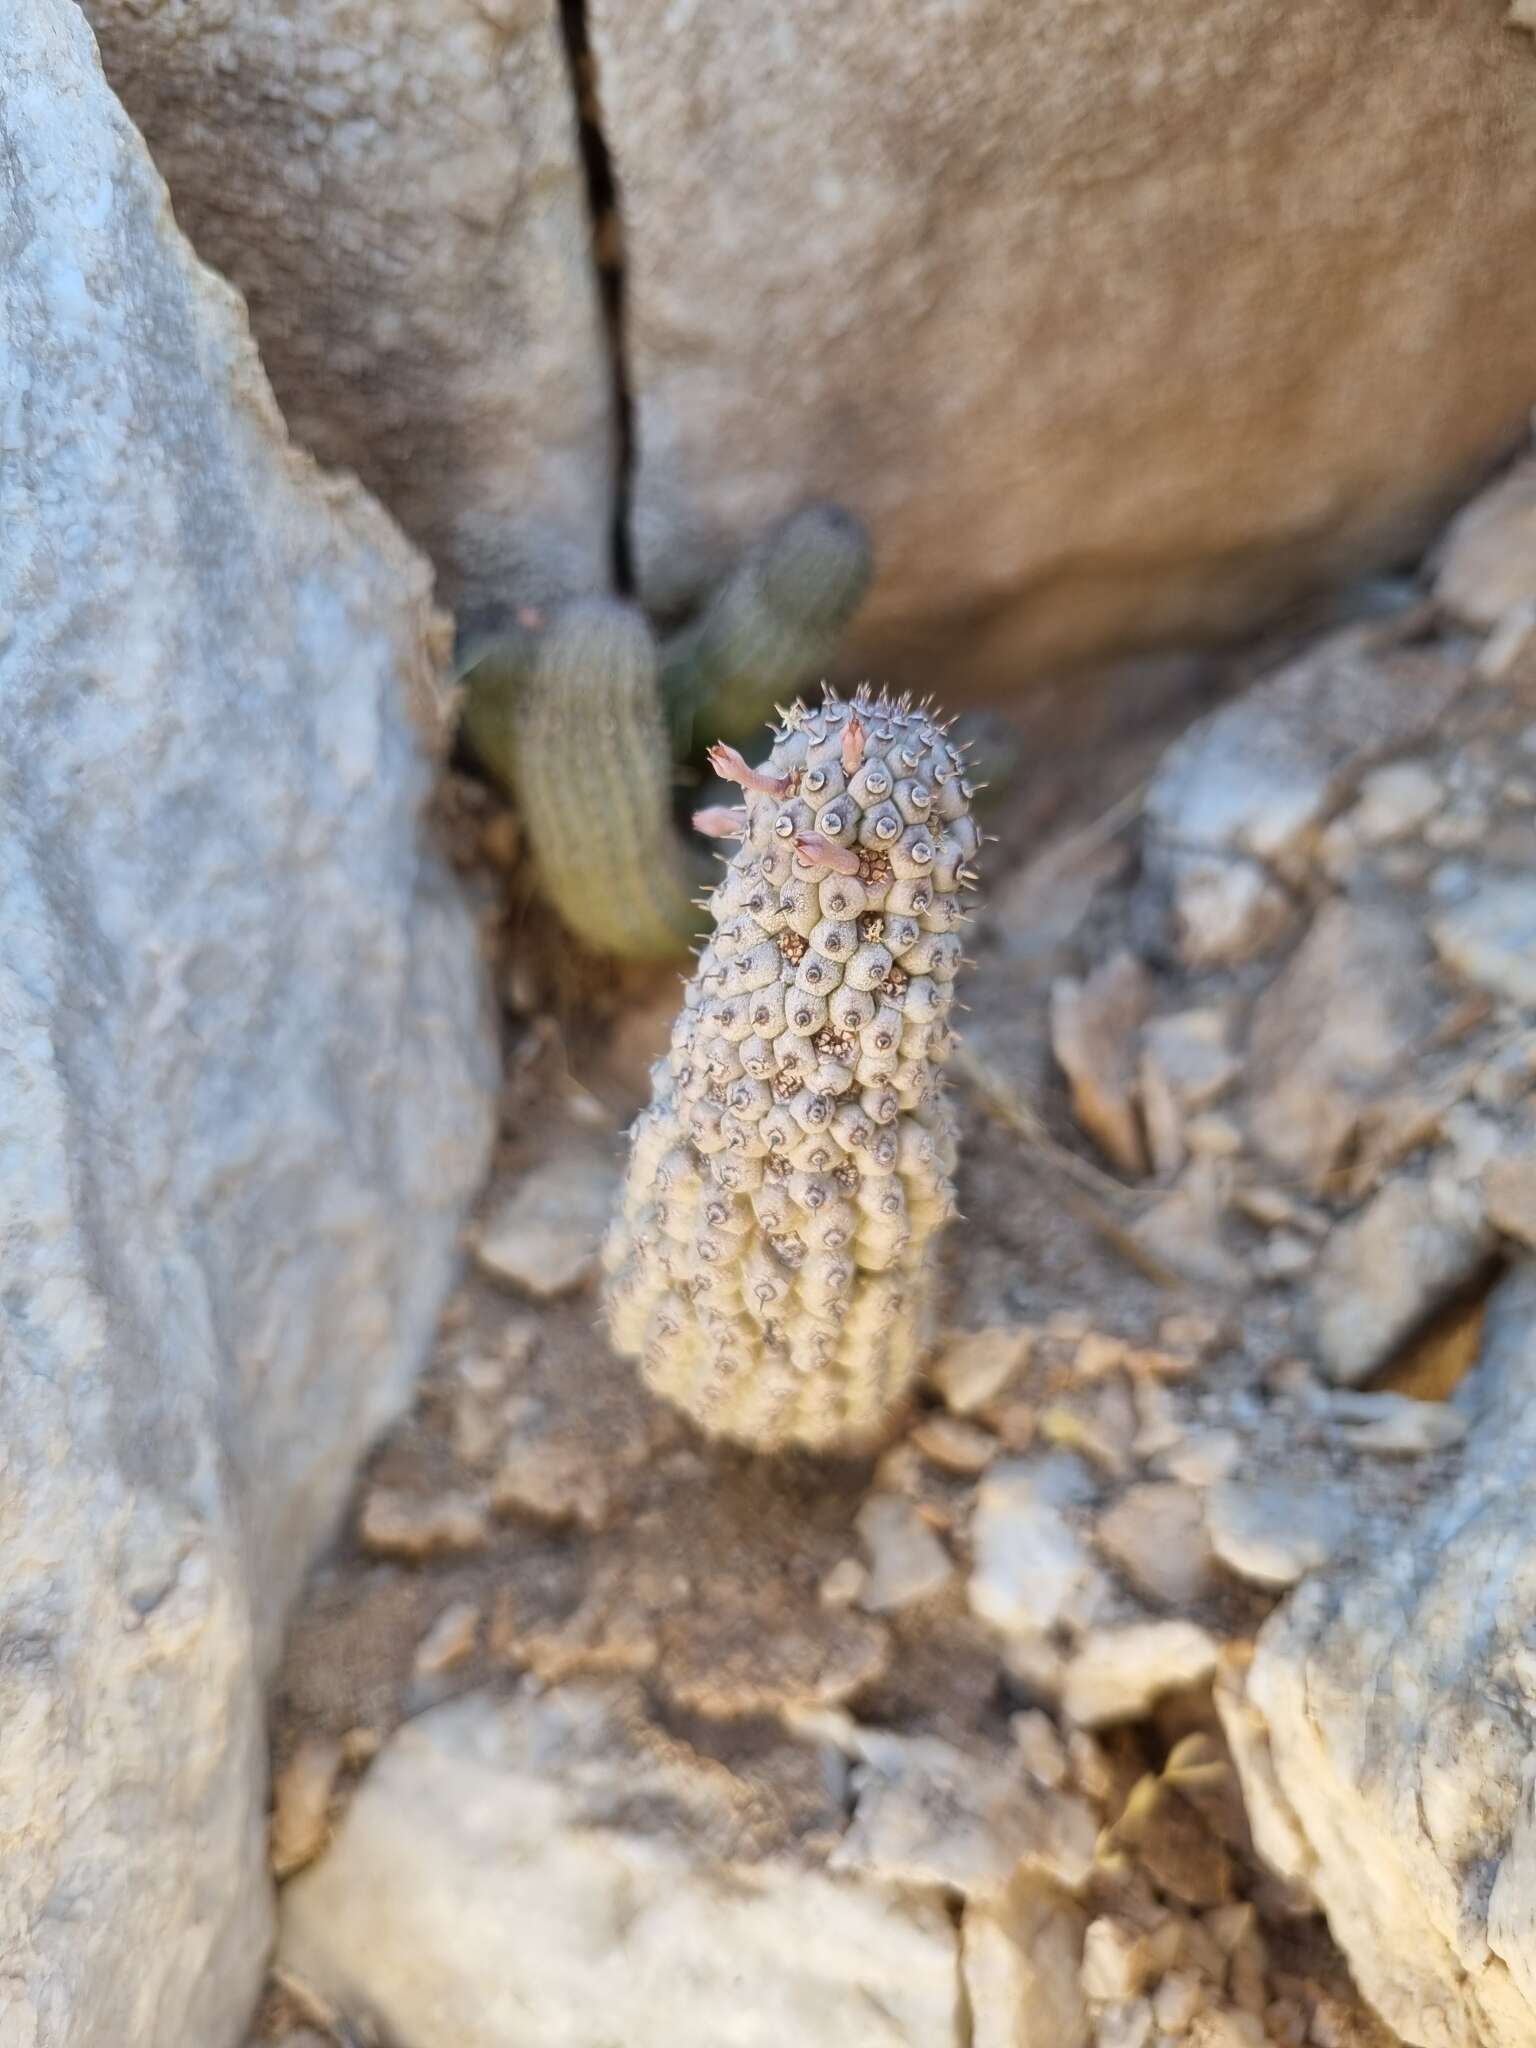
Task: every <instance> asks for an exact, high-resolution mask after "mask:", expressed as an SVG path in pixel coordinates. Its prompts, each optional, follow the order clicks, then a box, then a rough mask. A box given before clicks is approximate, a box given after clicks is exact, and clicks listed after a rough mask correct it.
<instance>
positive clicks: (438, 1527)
mask: <svg viewBox="0 0 1536 2048" xmlns="http://www.w3.org/2000/svg"><path fill="white" fill-rule="evenodd" d="M357 1534H358V1540H359V1542H360V1543H361V1544H362V1546H363V1548H364V1550H367V1551H370V1552H371V1553H372V1554H373V1556H375V1557H398V1558H404V1559H407V1560H408V1561H410V1562H411V1563H418V1562H419V1561H420V1560H421V1559H422V1558H426V1557H445V1556H455V1555H464V1554H466V1553H467V1552H470V1551H474V1550H482V1549H483V1548H484V1547H485V1543H486V1540H487V1537H488V1535H489V1524H488V1521H487V1517H486V1511H485V1505H484V1503H483V1502H482V1501H479V1500H475V1499H471V1497H470V1496H469V1495H468V1494H463V1493H453V1492H447V1493H436V1494H432V1495H430V1496H428V1497H427V1498H425V1499H422V1498H418V1497H417V1496H415V1495H413V1494H407V1493H400V1492H397V1491H396V1490H395V1489H394V1488H393V1487H388V1486H375V1487H372V1488H370V1489H369V1491H368V1493H367V1494H366V1495H365V1496H364V1499H363V1511H362V1515H361V1516H360V1518H359V1521H358V1530H357Z"/></svg>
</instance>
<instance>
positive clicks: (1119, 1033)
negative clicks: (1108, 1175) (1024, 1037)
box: [1051, 952, 1152, 1177]
mask: <svg viewBox="0 0 1536 2048" xmlns="http://www.w3.org/2000/svg"><path fill="white" fill-rule="evenodd" d="M1151 1001H1152V979H1151V976H1150V975H1149V974H1148V973H1147V970H1146V969H1145V968H1144V967H1143V966H1142V964H1141V962H1140V961H1139V960H1137V959H1136V958H1135V957H1134V955H1132V954H1130V953H1127V952H1119V953H1116V954H1115V955H1114V956H1113V957H1112V958H1111V959H1109V960H1107V961H1106V962H1105V963H1104V965H1103V966H1102V967H1100V968H1098V969H1097V970H1096V971H1095V972H1094V973H1093V974H1091V975H1090V976H1089V977H1088V979H1087V980H1086V981H1082V982H1078V981H1070V980H1061V981H1058V982H1056V983H1055V985H1054V986H1053V988H1052V990H1051V1049H1052V1051H1053V1052H1054V1053H1055V1055H1056V1060H1057V1063H1058V1065H1059V1066H1060V1067H1061V1070H1062V1072H1063V1073H1064V1074H1065V1075H1066V1077H1067V1081H1068V1084H1069V1086H1070V1089H1071V1096H1072V1114H1073V1116H1074V1117H1075V1118H1076V1120H1077V1122H1078V1124H1079V1125H1080V1126H1081V1128H1082V1129H1083V1130H1084V1131H1086V1132H1087V1134H1088V1136H1089V1137H1090V1138H1092V1140H1093V1142H1094V1143H1095V1144H1096V1145H1097V1146H1098V1148H1099V1150H1100V1151H1101V1152H1102V1153H1103V1154H1104V1156H1105V1158H1106V1159H1107V1160H1108V1161H1109V1162H1110V1164H1111V1165H1112V1166H1114V1167H1117V1168H1118V1169H1119V1171H1120V1172H1122V1173H1125V1174H1129V1175H1131V1176H1133V1177H1139V1176H1140V1175H1142V1174H1144V1173H1145V1172H1146V1170H1147V1154H1146V1147H1145V1145H1144V1143H1143V1142H1142V1132H1141V1119H1140V1117H1139V1116H1138V1114H1137V1107H1136V1081H1135V1063H1136V1041H1137V1034H1138V1032H1139V1031H1140V1028H1141V1024H1142V1020H1143V1019H1144V1018H1145V1016H1146V1014H1147V1011H1148V1009H1149V1008H1150V1007H1151Z"/></svg>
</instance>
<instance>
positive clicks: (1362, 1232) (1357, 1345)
mask: <svg viewBox="0 0 1536 2048" xmlns="http://www.w3.org/2000/svg"><path fill="white" fill-rule="evenodd" d="M1492 1245H1493V1233H1492V1231H1491V1230H1490V1229H1489V1227H1488V1225H1487V1223H1486V1221H1485V1220H1484V1217H1483V1213H1482V1204H1481V1201H1480V1199H1479V1197H1478V1194H1477V1191H1476V1189H1475V1188H1473V1187H1470V1186H1467V1185H1464V1184H1461V1183H1458V1182H1456V1181H1454V1180H1452V1179H1450V1178H1449V1177H1448V1176H1445V1175H1437V1176H1434V1177H1433V1178H1430V1179H1423V1178H1419V1177H1415V1176H1408V1175H1405V1176H1404V1177H1402V1178H1401V1179H1399V1180H1394V1181H1389V1182H1388V1183H1387V1185H1386V1186H1385V1187H1384V1188H1382V1189H1381V1191H1380V1192H1379V1193H1378V1194H1376V1195H1374V1196H1373V1197H1372V1198H1371V1200H1370V1201H1369V1202H1368V1203H1367V1204H1366V1206H1365V1208H1364V1209H1362V1210H1361V1211H1360V1212H1359V1214H1358V1215H1356V1216H1354V1217H1352V1218H1351V1219H1350V1220H1349V1221H1348V1222H1347V1223H1344V1224H1341V1225H1340V1227H1339V1228H1338V1229H1337V1230H1336V1231H1335V1232H1334V1234H1333V1236H1332V1237H1331V1238H1330V1239H1329V1240H1328V1242H1327V1243H1326V1244H1325V1245H1324V1247H1323V1250H1322V1255H1321V1257H1320V1259H1319V1262H1318V1267H1317V1272H1316V1277H1315V1278H1314V1280H1313V1283H1312V1306H1313V1313H1314V1316H1315V1319H1316V1324H1317V1335H1318V1348H1319V1352H1320V1355H1321V1363H1322V1365H1323V1367H1324V1369H1325V1370H1326V1371H1327V1373H1328V1374H1329V1376H1330V1378H1332V1379H1334V1380H1335V1381H1338V1382H1340V1383H1341V1384H1343V1385H1349V1386H1352V1385H1356V1384H1358V1382H1359V1381H1361V1380H1364V1379H1367V1378H1369V1376H1370V1375H1371V1373H1373V1372H1374V1371H1375V1370H1376V1369H1377V1367H1378V1366H1381V1365H1384V1364H1386V1362H1387V1360H1388V1359H1389V1358H1390V1356H1391V1354H1392V1352H1393V1350H1394V1348H1395V1347H1396V1346H1397V1345H1398V1344H1399V1343H1401V1342H1402V1340H1403V1339H1404V1338H1405V1337H1407V1336H1408V1334H1409V1333H1410V1331H1412V1330H1413V1329H1414V1328H1415V1327H1416V1325H1418V1324H1419V1323H1420V1322H1422V1321H1423V1320H1424V1319H1425V1318H1426V1317H1427V1316H1428V1315H1429V1314H1430V1312H1431V1311H1432V1310H1433V1309H1435V1308H1437V1307H1438V1306H1439V1305H1440V1304H1441V1302H1443V1301H1444V1300H1446V1299H1447V1297H1448V1296H1450V1295H1452V1294H1454V1293H1455V1292H1456V1290H1457V1289H1458V1288H1459V1287H1461V1286H1463V1285H1465V1284H1466V1283H1467V1282H1469V1281H1471V1280H1472V1279H1473V1278H1474V1277H1475V1275H1476V1273H1477V1271H1478V1268H1479V1266H1480V1265H1481V1264H1482V1262H1483V1260H1484V1258H1485V1257H1486V1256H1487V1254H1488V1252H1489V1251H1490V1250H1491V1249H1492Z"/></svg>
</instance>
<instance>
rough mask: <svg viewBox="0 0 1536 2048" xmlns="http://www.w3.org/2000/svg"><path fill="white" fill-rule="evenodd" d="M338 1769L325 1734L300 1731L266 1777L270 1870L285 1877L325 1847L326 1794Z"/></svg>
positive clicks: (335, 1748)
mask: <svg viewBox="0 0 1536 2048" xmlns="http://www.w3.org/2000/svg"><path fill="white" fill-rule="evenodd" d="M340 1771H341V1744H340V1743H339V1742H337V1741H336V1740H335V1738H334V1737H332V1736H329V1735H314V1734H312V1735H306V1736H305V1737H304V1738H303V1740H302V1741H301V1742H300V1744H299V1746H298V1748H297V1749H296V1750H295V1751H294V1754H293V1756H292V1757H291V1758H290V1759H289V1761H288V1762H287V1763H286V1764H285V1765H284V1766H283V1768H282V1770H280V1771H279V1772H278V1773H277V1775H276V1777H275V1778H274V1779H273V1781H272V1829H271V1836H270V1844H269V1850H268V1854H269V1858H270V1861H271V1864H272V1874H273V1876H274V1877H277V1878H284V1877H291V1876H292V1875H293V1873H294V1872H295V1871H296V1870H302V1869H303V1868H304V1866H305V1864H306V1863H311V1862H313V1861H314V1859H315V1857H316V1856H318V1855H319V1853H320V1851H321V1849H322V1848H324V1846H325V1835H326V1826H327V1822H328V1819H329V1815H330V1807H331V1794H332V1793H333V1792H334V1790H335V1789H336V1779H337V1776H338V1775H339V1773H340Z"/></svg>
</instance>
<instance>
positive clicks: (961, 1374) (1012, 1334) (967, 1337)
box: [932, 1323, 1038, 1415]
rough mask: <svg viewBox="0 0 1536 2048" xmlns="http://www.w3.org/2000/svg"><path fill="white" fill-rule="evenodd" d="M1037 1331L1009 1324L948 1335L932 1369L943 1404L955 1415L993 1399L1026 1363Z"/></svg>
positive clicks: (967, 1411)
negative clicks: (948, 1337) (949, 1336)
mask: <svg viewBox="0 0 1536 2048" xmlns="http://www.w3.org/2000/svg"><path fill="white" fill-rule="evenodd" d="M1037 1334H1038V1332H1037V1331H1036V1330H1035V1328H1034V1325H1033V1324H1031V1323H1012V1324H1002V1325H996V1326H994V1327H992V1328H990V1329H985V1330H967V1331H963V1332H961V1333H960V1334H958V1335H956V1336H953V1337H951V1338H950V1339H949V1340H948V1342H947V1343H946V1344H945V1346H944V1348H943V1350H942V1351H941V1352H940V1354H939V1356H938V1358H937V1359H936V1360H935V1361H934V1365H933V1371H932V1377H933V1383H934V1385H935V1386H936V1387H937V1388H938V1390H939V1392H940V1394H941V1395H942V1396H943V1397H944V1404H945V1406H946V1407H947V1408H949V1409H951V1410H953V1412H954V1413H955V1414H956V1415H974V1414H975V1412H976V1411H977V1409H979V1408H984V1407H986V1405H987V1403H988V1402H989V1401H994V1400H996V1398H997V1396H998V1395H999V1394H1000V1393H1001V1392H1002V1390H1003V1388H1004V1387H1005V1386H1006V1385H1007V1384H1008V1382H1009V1381H1010V1380H1011V1379H1012V1378H1013V1377H1014V1375H1015V1374H1016V1373H1019V1372H1022V1371H1023V1369H1024V1367H1025V1366H1026V1365H1027V1364H1028V1363H1029V1358H1030V1354H1031V1352H1032V1351H1033V1349H1034V1345H1035V1338H1036V1336H1037Z"/></svg>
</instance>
